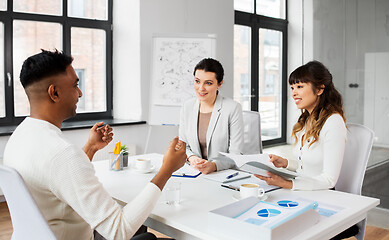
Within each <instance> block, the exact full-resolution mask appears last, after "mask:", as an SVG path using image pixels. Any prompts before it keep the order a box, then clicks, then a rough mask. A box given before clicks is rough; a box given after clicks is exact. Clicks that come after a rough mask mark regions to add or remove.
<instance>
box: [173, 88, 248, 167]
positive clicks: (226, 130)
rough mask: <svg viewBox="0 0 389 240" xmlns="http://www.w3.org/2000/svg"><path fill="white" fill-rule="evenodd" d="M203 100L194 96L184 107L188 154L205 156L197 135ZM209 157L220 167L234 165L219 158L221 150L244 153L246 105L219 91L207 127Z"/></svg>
mask: <svg viewBox="0 0 389 240" xmlns="http://www.w3.org/2000/svg"><path fill="white" fill-rule="evenodd" d="M199 106H200V102H199V100H198V99H197V98H193V99H190V100H188V101H186V102H185V103H184V105H183V106H182V108H181V116H180V128H179V135H180V139H181V140H182V141H184V142H186V155H187V156H188V157H190V156H191V155H196V156H198V157H201V150H200V144H199V140H198V136H197V126H198V116H199ZM206 141H207V155H208V160H210V161H214V162H215V163H216V167H217V170H218V171H219V170H223V169H227V168H231V167H233V166H234V164H233V163H232V162H228V161H223V160H215V158H216V157H218V156H220V154H219V152H229V153H235V154H241V153H242V151H243V150H242V149H243V116H242V107H241V106H240V104H239V103H237V102H235V101H234V100H232V99H230V98H225V97H223V96H221V95H220V94H218V96H217V97H216V101H215V105H214V107H213V111H212V115H211V119H210V121H209V125H208V130H207V136H206Z"/></svg>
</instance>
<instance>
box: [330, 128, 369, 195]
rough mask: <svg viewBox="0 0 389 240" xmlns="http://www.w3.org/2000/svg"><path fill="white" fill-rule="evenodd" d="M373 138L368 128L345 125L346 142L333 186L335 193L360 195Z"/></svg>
mask: <svg viewBox="0 0 389 240" xmlns="http://www.w3.org/2000/svg"><path fill="white" fill-rule="evenodd" d="M373 138H374V133H373V131H372V130H370V129H369V128H367V127H365V126H363V125H360V124H354V123H349V124H347V142H346V148H345V151H344V158H343V164H342V169H341V171H340V175H339V179H338V182H337V183H336V185H335V189H336V190H337V191H342V192H348V193H354V194H358V195H360V194H361V189H362V183H363V178H364V177H365V171H366V166H367V161H368V159H369V156H370V152H371V148H372V146H373Z"/></svg>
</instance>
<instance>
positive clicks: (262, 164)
mask: <svg viewBox="0 0 389 240" xmlns="http://www.w3.org/2000/svg"><path fill="white" fill-rule="evenodd" d="M221 154H223V155H225V156H226V157H228V158H230V159H232V160H234V161H235V164H236V166H237V167H238V168H239V169H241V170H243V171H247V172H251V173H255V174H259V175H264V176H266V172H267V171H269V172H272V173H275V174H277V175H280V176H282V177H284V178H295V177H297V175H298V174H297V173H296V172H292V171H289V170H286V169H285V168H277V167H275V166H274V165H273V163H271V162H270V161H269V159H270V158H269V154H267V153H263V154H251V155H238V154H232V153H222V152H221Z"/></svg>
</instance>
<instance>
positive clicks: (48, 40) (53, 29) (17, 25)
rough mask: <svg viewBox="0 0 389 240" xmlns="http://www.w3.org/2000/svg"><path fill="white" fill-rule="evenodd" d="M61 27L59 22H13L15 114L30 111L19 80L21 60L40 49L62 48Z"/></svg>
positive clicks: (20, 114)
mask: <svg viewBox="0 0 389 240" xmlns="http://www.w3.org/2000/svg"><path fill="white" fill-rule="evenodd" d="M61 33H62V27H61V24H59V23H48V22H37V21H20V20H15V21H14V22H13V69H14V70H13V72H14V73H15V77H14V78H13V80H14V81H13V82H14V99H15V100H14V108H15V116H18V117H20V116H26V115H28V113H29V112H30V105H29V103H28V99H27V95H26V93H25V92H24V88H23V86H22V84H21V83H20V80H19V73H20V70H21V68H22V64H23V61H24V60H25V59H26V58H27V57H28V56H31V55H33V54H35V53H38V52H40V49H42V48H43V49H51V50H52V49H58V50H62V43H61V35H62V34H61Z"/></svg>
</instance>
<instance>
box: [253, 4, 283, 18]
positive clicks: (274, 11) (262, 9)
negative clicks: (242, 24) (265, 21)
mask: <svg viewBox="0 0 389 240" xmlns="http://www.w3.org/2000/svg"><path fill="white" fill-rule="evenodd" d="M256 2H257V4H256V5H257V7H256V8H257V14H260V15H263V16H267V17H273V18H282V19H285V15H286V14H285V12H286V4H285V0H257V1H256Z"/></svg>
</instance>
